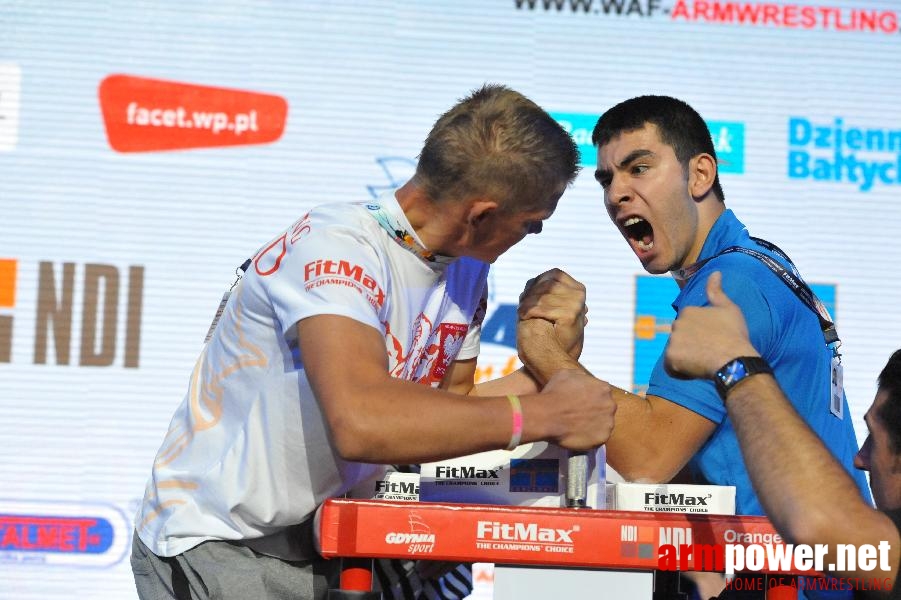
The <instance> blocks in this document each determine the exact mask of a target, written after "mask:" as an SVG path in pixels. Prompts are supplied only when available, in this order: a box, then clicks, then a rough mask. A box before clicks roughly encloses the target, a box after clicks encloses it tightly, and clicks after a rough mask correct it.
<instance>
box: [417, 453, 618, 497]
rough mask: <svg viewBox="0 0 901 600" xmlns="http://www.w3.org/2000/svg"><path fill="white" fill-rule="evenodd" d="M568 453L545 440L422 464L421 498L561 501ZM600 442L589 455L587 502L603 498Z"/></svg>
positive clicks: (604, 473) (604, 495) (564, 487)
mask: <svg viewBox="0 0 901 600" xmlns="http://www.w3.org/2000/svg"><path fill="white" fill-rule="evenodd" d="M568 456H569V453H568V452H567V451H566V450H564V449H563V448H561V447H559V446H555V445H553V444H548V443H547V442H533V443H529V444H523V445H521V446H518V447H517V448H515V449H513V450H491V451H488V452H480V453H477V454H471V455H469V456H462V457H458V458H452V459H447V460H443V461H438V462H432V463H424V464H423V465H422V466H421V472H422V479H421V488H420V499H421V500H422V501H424V502H435V501H437V502H469V503H478V504H503V505H514V506H550V507H561V506H565V505H566V494H565V490H566V466H567V458H568ZM604 457H605V449H604V447H603V446H601V447H600V448H597V449H596V450H595V451H594V452H589V453H588V464H587V472H586V481H587V494H588V497H587V498H586V501H587V504H588V506H590V507H591V508H603V507H604V506H605V502H606V490H605V486H604V484H605V477H606V469H605V463H604Z"/></svg>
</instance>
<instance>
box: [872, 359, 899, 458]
mask: <svg viewBox="0 0 901 600" xmlns="http://www.w3.org/2000/svg"><path fill="white" fill-rule="evenodd" d="M877 381H878V386H879V391H882V392H885V393H886V394H887V396H888V397H887V398H886V400H885V402H883V403H882V406H881V407H880V408H879V410H878V411H877V415H878V417H879V420H880V421H882V424H883V425H885V428H886V430H887V431H888V437H889V441H890V442H891V445H892V450H893V451H894V453H895V454H899V453H901V350H895V352H894V354H892V356H891V358H889V359H888V362H887V363H886V365H885V368H883V369H882V372H881V373H880V374H879V379H878V380H877Z"/></svg>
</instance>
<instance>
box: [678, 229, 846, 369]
mask: <svg viewBox="0 0 901 600" xmlns="http://www.w3.org/2000/svg"><path fill="white" fill-rule="evenodd" d="M751 239H752V240H753V241H754V242H755V243H756V244H757V245H758V246H762V247H763V248H765V249H766V250H769V251H770V252H772V253H773V254H776V255H778V256H780V257H781V258H782V259H783V260H785V262H787V263H788V266H789V268H790V270H789V269H786V268H785V267H784V266H782V264H781V263H779V261H777V260H775V259H774V258H773V257H771V256H768V255H766V254H764V253H763V252H759V251H757V250H754V249H753V248H743V247H741V246H730V247H729V248H726V249H725V250H723V251H722V252H720V253H719V254H715V255H714V256H711V257H709V258H705V259H704V260H701V261H698V262H696V263H694V264H693V265H690V266H688V267H686V268H684V269H680V270H678V271H674V272H673V276H674V277H676V279H681V280H687V279H688V278H690V277H691V276H692V275H694V274H695V273H697V272H698V271H699V270H700V269H701V267H703V266H704V265H706V264H707V263H708V262H709V261H711V260H713V259H714V258H716V257H717V256H722V255H724V254H730V253H732V252H741V253H742V254H747V255H748V256H752V257H754V258H756V259H757V260H759V261H760V262H762V263H763V264H764V265H765V266H766V267H768V268H769V269H770V271H772V272H773V273H775V274H776V276H777V277H778V278H779V279H780V280H781V281H782V283H784V284H785V285H787V286H788V288H789V289H790V290H791V291H792V292H794V294H795V296H797V297H798V299H799V300H801V302H803V303H804V304H805V305H806V306H807V308H809V309H810V310H812V311H813V312H814V313H815V314H816V315H817V319H819V321H820V329H822V330H823V337H824V339H825V340H826V345H827V346H832V345H833V344H835V347H834V348H833V354H834V355H835V356H838V347H839V346H840V345H841V340H840V339H839V337H838V331H837V330H836V329H835V323H833V321H832V317H831V316H830V315H829V310H828V309H827V308H826V305H825V304H823V302H822V301H821V300H820V299H819V298H817V296H816V294H814V293H813V290H812V289H810V286H809V285H807V283H805V282H804V280H803V279H801V274H800V273H799V272H798V269H797V268H796V267H795V264H794V263H793V262H792V260H791V259H790V258H789V257H788V255H787V254H786V253H785V252H783V251H782V250H780V249H779V247H777V246H776V245H775V244H773V243H771V242H768V241H766V240H763V239H760V238H756V237H752V238H751Z"/></svg>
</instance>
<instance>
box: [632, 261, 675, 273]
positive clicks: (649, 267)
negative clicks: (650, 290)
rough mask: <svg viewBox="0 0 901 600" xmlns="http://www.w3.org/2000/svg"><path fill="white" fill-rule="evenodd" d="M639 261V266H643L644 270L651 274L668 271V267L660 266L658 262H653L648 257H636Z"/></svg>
mask: <svg viewBox="0 0 901 600" xmlns="http://www.w3.org/2000/svg"><path fill="white" fill-rule="evenodd" d="M638 260H639V261H641V266H642V267H644V270H645V271H647V272H648V273H650V274H651V275H663V274H664V273H669V271H670V270H669V269H668V268H666V267H665V266H661V265H660V264H659V263H657V262H654V260H652V259H651V258H650V257H647V258H645V259H642V258H641V257H639V258H638Z"/></svg>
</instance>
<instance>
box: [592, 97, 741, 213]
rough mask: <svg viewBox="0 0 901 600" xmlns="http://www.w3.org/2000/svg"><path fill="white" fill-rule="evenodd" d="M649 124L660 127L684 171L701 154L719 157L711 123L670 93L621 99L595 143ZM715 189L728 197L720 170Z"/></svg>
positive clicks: (603, 121)
mask: <svg viewBox="0 0 901 600" xmlns="http://www.w3.org/2000/svg"><path fill="white" fill-rule="evenodd" d="M648 123H652V124H654V125H656V126H657V132H658V134H659V135H660V140H661V141H662V142H663V143H665V144H666V145H668V146H669V147H671V148H672V149H673V152H675V154H676V158H677V159H678V160H679V162H680V163H681V164H682V169H683V171H684V170H686V169H687V168H688V163H689V161H690V160H691V159H692V158H694V157H695V156H697V155H698V154H702V153H706V154H709V155H710V156H712V157H713V159H714V160H716V149H715V148H714V147H713V139H712V138H711V136H710V130H709V129H708V128H707V123H705V122H704V119H703V118H702V117H701V115H700V114H698V112H697V111H696V110H695V109H693V108H692V107H691V106H689V105H688V104H686V103H685V102H683V101H682V100H679V99H677V98H672V97H670V96H638V97H636V98H631V99H629V100H625V101H623V102H620V103H619V104H617V105H616V106H614V107H613V108H611V109H610V110H608V111H607V112H605V113H604V114H603V115H601V118H600V119H598V122H597V125H595V126H594V131H593V132H592V134H591V142H592V143H593V144H594V145H595V146H597V147H598V148H600V147H601V146H603V145H605V144H606V143H607V142H609V141H610V140H613V139H614V138H616V137H617V136H619V135H620V134H623V133H628V132H630V131H636V130H638V129H641V128H643V127H644V126H645V125H647V124H648ZM713 192H714V193H715V194H716V196H717V198H719V199H720V200H725V198H726V197H725V195H723V186H722V185H720V175H719V170H718V169H717V174H716V177H715V178H714V180H713Z"/></svg>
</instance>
